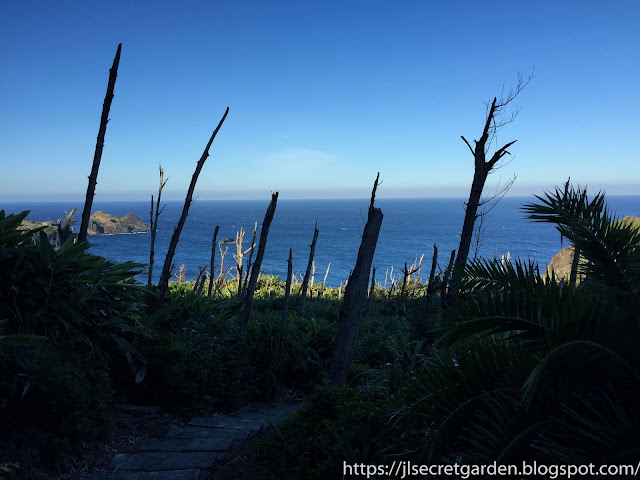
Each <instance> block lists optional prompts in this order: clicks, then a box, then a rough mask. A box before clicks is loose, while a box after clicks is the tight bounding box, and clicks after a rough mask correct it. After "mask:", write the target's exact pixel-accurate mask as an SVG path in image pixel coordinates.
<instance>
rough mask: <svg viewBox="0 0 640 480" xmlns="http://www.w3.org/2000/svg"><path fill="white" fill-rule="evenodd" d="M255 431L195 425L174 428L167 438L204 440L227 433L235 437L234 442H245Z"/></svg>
mask: <svg viewBox="0 0 640 480" xmlns="http://www.w3.org/2000/svg"><path fill="white" fill-rule="evenodd" d="M254 431H255V430H248V429H247V430H245V429H240V428H234V429H229V430H223V429H220V430H219V429H217V428H212V427H203V426H195V425H184V426H182V427H172V428H171V430H169V433H167V438H182V439H198V438H200V439H203V438H218V437H219V436H220V435H221V434H220V432H226V434H227V435H229V436H231V437H233V440H238V441H243V440H246V439H247V438H248V437H249V435H250V434H252V433H253V432H254Z"/></svg>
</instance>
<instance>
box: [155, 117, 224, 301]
mask: <svg viewBox="0 0 640 480" xmlns="http://www.w3.org/2000/svg"><path fill="white" fill-rule="evenodd" d="M228 113H229V107H227V109H226V110H225V112H224V115H223V116H222V119H221V120H220V123H218V126H217V127H216V129H215V130H214V131H213V133H212V134H211V138H210V139H209V142H208V143H207V146H206V147H205V149H204V152H202V156H201V157H200V160H198V163H197V165H196V169H195V171H194V172H193V176H192V177H191V183H190V184H189V190H188V191H187V196H186V198H185V200H184V206H183V207H182V215H180V220H178V224H177V225H176V227H175V229H174V230H173V235H172V236H171V242H170V243H169V250H168V251H167V256H166V257H165V259H164V267H163V268H162V274H161V275H160V281H159V282H158V287H159V289H160V296H159V303H160V304H162V303H164V297H165V295H166V294H167V290H168V289H169V275H170V270H171V264H172V262H173V256H174V255H175V253H176V247H177V246H178V240H180V234H181V233H182V228H183V227H184V223H185V222H186V221H187V216H188V215H189V207H191V202H192V200H193V192H194V190H195V189H196V183H197V182H198V176H199V175H200V172H201V171H202V167H203V166H204V162H205V161H206V160H207V157H208V156H209V149H210V148H211V144H212V143H213V140H214V139H215V138H216V135H217V134H218V131H219V130H220V127H222V124H223V123H224V121H225V119H226V118H227V114H228Z"/></svg>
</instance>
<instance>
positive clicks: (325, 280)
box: [321, 262, 331, 298]
mask: <svg viewBox="0 0 640 480" xmlns="http://www.w3.org/2000/svg"><path fill="white" fill-rule="evenodd" d="M330 268H331V262H329V264H328V265H327V271H326V272H325V273H324V280H322V290H321V291H322V298H324V289H325V288H326V286H327V277H328V276H329V269H330Z"/></svg>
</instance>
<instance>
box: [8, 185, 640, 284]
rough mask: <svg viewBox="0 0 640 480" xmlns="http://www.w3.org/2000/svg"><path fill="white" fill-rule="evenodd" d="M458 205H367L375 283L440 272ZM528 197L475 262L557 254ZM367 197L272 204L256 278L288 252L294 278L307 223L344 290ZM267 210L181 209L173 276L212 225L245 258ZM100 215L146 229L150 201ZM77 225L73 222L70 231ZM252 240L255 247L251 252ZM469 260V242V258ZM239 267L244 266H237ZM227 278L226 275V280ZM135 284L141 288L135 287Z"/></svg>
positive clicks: (219, 203) (45, 211)
mask: <svg viewBox="0 0 640 480" xmlns="http://www.w3.org/2000/svg"><path fill="white" fill-rule="evenodd" d="M464 200H465V199H464V198H463V197H456V198H451V197H440V198H433V197H431V198H413V199H407V198H396V199H390V198H382V199H376V206H378V207H380V208H381V209H382V212H383V215H384V218H383V221H382V228H381V232H380V237H379V240H378V245H377V248H376V255H375V257H374V262H373V266H375V267H377V273H376V279H377V281H378V282H380V283H382V284H384V282H385V276H386V277H387V285H386V286H387V287H389V286H390V283H391V279H390V276H391V271H393V276H394V277H395V279H396V281H398V280H399V279H400V278H399V277H401V275H402V274H401V273H400V270H401V269H402V268H404V263H405V262H406V263H407V265H409V266H411V265H412V264H413V263H414V261H416V259H418V261H419V259H420V257H422V270H421V278H422V280H425V276H428V273H429V272H428V270H429V268H430V266H431V260H432V256H433V245H434V244H436V245H437V246H438V263H439V268H440V269H444V268H445V266H446V263H447V262H448V259H449V256H450V253H451V251H452V250H453V249H457V248H458V243H459V238H460V231H461V229H462V222H463V219H464ZM607 200H608V203H609V206H610V208H611V211H612V212H614V213H615V214H616V215H617V216H619V217H622V216H627V215H634V216H640V195H608V196H607ZM535 201H536V199H535V197H534V196H533V195H530V196H509V197H505V198H503V199H502V200H501V201H500V202H499V203H498V205H497V206H496V207H495V209H494V210H492V211H491V212H490V213H489V214H488V215H487V216H486V218H485V221H484V225H483V226H484V227H485V233H484V236H483V238H482V241H481V244H480V247H479V249H478V255H479V256H481V257H484V258H493V257H494V256H496V255H497V256H498V257H500V256H502V255H507V254H509V255H510V256H511V258H512V259H515V258H520V259H521V260H525V261H526V260H533V261H536V262H538V264H539V266H540V269H541V270H543V269H544V268H545V267H546V265H547V264H548V262H549V261H550V260H551V257H552V256H553V255H554V254H555V253H557V252H558V251H559V250H560V249H561V248H562V246H566V245H567V242H566V241H565V242H564V244H561V241H560V235H559V233H558V232H557V231H556V229H555V228H554V226H552V225H549V224H544V223H537V222H532V221H528V220H526V219H525V217H524V214H523V213H522V211H521V207H522V205H523V204H525V203H530V202H535ZM369 202H370V198H361V199H352V198H350V199H298V200H295V199H284V200H278V205H277V208H276V213H275V216H274V220H273V223H272V225H271V229H270V232H269V238H268V241H267V248H266V252H265V258H264V261H263V271H264V272H265V273H266V274H273V275H279V276H280V277H281V278H284V277H285V276H286V268H287V264H286V260H287V258H288V252H289V247H291V248H292V250H293V256H294V273H296V274H298V276H300V275H301V274H303V273H304V270H305V269H306V265H307V261H308V256H309V245H310V243H311V239H312V236H313V229H314V225H315V222H316V221H317V222H318V229H319V231H320V233H319V237H318V242H317V246H316V252H315V263H316V273H315V281H316V283H318V282H321V281H322V280H323V278H324V275H325V273H326V270H327V266H328V264H329V262H331V266H330V269H329V274H328V276H327V285H328V286H332V287H335V286H338V285H339V284H340V283H341V282H342V283H344V282H345V280H346V279H347V278H348V276H349V272H350V271H351V269H352V268H353V266H354V265H355V259H356V255H357V251H358V247H359V245H360V239H361V235H362V229H363V227H364V221H365V218H366V210H367V207H368V205H369ZM183 203H184V202H183V201H178V200H169V201H166V202H164V201H163V202H162V204H166V209H165V211H164V212H163V213H162V215H161V216H160V220H159V227H158V235H157V239H156V248H155V264H154V269H153V279H154V282H156V281H157V279H158V277H159V274H160V271H161V269H162V265H163V263H164V256H165V254H166V251H167V249H168V244H169V240H170V238H171V235H172V233H173V228H174V226H175V224H176V223H177V220H178V218H179V216H180V214H181V212H182V207H183ZM268 203H269V200H268V199H264V200H196V201H195V202H193V203H192V205H191V207H190V212H189V217H188V219H187V222H186V223H185V227H184V230H183V232H182V235H181V238H180V242H179V244H178V248H177V251H176V256H175V258H174V263H175V269H174V273H175V274H177V272H178V269H179V267H180V265H185V268H186V279H187V280H193V279H194V278H195V276H196V274H197V271H198V268H199V267H201V266H204V265H207V264H208V263H209V261H210V256H211V240H212V235H213V230H214V228H215V226H216V225H219V226H220V232H219V234H218V238H217V240H218V242H219V241H220V240H222V239H225V238H234V239H235V237H236V232H237V231H238V230H239V229H240V228H241V227H242V228H244V230H245V236H244V249H247V248H249V246H250V242H251V236H252V232H253V228H254V224H255V222H256V221H257V222H258V236H259V234H260V233H259V232H260V227H261V225H262V220H263V218H264V214H265V211H266V208H267V205H268ZM0 205H2V207H0V208H4V209H5V210H6V211H7V213H19V212H20V211H24V210H30V211H31V213H30V214H29V216H28V218H29V219H30V220H36V221H46V220H53V221H56V220H57V219H60V218H64V211H65V210H67V211H69V210H70V209H71V208H73V207H74V206H76V205H77V207H78V210H77V211H76V213H75V215H74V218H75V219H76V222H79V219H80V216H81V213H82V207H83V204H80V203H76V202H72V201H66V202H0ZM98 210H102V211H105V212H107V213H110V214H113V215H125V214H127V213H129V212H133V213H135V214H136V215H138V216H139V217H140V218H141V219H142V220H143V221H144V222H145V223H148V222H149V213H150V201H141V200H137V201H127V200H116V201H102V200H95V201H94V203H93V208H92V211H93V212H95V211H98ZM76 225H77V223H76ZM257 241H258V238H256V243H257ZM89 242H90V243H91V245H92V246H91V248H90V250H89V251H90V252H91V253H94V254H97V255H102V256H104V257H106V258H109V259H111V260H113V261H116V262H124V261H128V260H130V261H134V262H136V263H143V264H148V263H149V249H150V245H149V243H150V237H149V235H146V234H140V235H109V236H90V237H89ZM226 247H229V249H228V250H227V254H226V257H225V263H224V270H225V272H226V271H228V270H229V268H231V267H232V265H235V261H234V259H233V254H234V253H235V244H227V245H226V246H223V251H224V250H225V248H226ZM474 253H475V241H474V242H472V246H471V251H470V257H473V256H474ZM220 256H221V254H220V250H219V249H216V259H215V266H216V274H217V273H219V268H220ZM245 260H246V258H245ZM234 274H235V270H233V271H232V272H231V273H230V274H228V275H229V276H233V275H234ZM141 280H142V279H141Z"/></svg>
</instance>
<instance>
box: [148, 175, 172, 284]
mask: <svg viewBox="0 0 640 480" xmlns="http://www.w3.org/2000/svg"><path fill="white" fill-rule="evenodd" d="M158 168H159V170H160V185H159V186H158V200H157V201H156V205H155V215H154V207H153V195H151V215H150V217H151V218H150V225H149V227H150V230H151V251H150V252H149V280H148V284H149V285H151V275H152V273H153V262H154V261H155V259H154V255H155V247H156V234H157V233H158V217H159V216H160V214H161V213H162V212H163V211H164V207H165V206H166V205H163V206H162V208H160V198H161V197H162V189H163V188H164V186H165V185H166V184H167V181H168V180H169V179H168V178H167V179H166V180H165V179H164V170H163V169H162V165H160V164H158Z"/></svg>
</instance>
